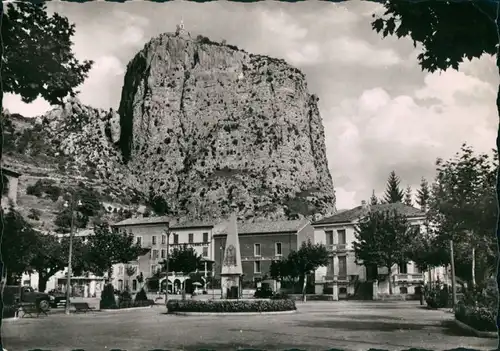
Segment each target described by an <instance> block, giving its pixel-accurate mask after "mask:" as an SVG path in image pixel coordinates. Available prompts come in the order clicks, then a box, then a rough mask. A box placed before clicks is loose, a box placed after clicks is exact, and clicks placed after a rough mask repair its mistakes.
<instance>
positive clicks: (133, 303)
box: [118, 300, 155, 308]
mask: <svg viewBox="0 0 500 351" xmlns="http://www.w3.org/2000/svg"><path fill="white" fill-rule="evenodd" d="M154 304H155V302H154V301H153V300H144V301H132V300H129V301H122V302H121V303H120V305H119V307H118V308H134V307H148V306H152V305H154Z"/></svg>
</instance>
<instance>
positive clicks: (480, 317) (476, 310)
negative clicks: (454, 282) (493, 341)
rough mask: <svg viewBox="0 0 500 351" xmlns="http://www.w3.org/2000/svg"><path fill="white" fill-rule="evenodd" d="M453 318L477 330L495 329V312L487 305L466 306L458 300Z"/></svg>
mask: <svg viewBox="0 0 500 351" xmlns="http://www.w3.org/2000/svg"><path fill="white" fill-rule="evenodd" d="M455 318H456V319H457V320H459V321H460V322H462V323H465V324H467V325H469V326H471V327H473V328H474V329H476V330H479V331H497V323H496V316H495V312H494V311H493V310H491V309H489V308H487V307H478V306H468V305H466V304H465V303H464V302H459V303H458V304H457V307H456V308H455Z"/></svg>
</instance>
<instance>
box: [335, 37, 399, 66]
mask: <svg viewBox="0 0 500 351" xmlns="http://www.w3.org/2000/svg"><path fill="white" fill-rule="evenodd" d="M327 45H328V48H329V50H328V51H329V55H328V58H329V59H330V60H331V61H333V62H341V63H345V64H353V65H364V66H369V67H379V66H392V65H396V64H399V63H400V62H401V58H400V57H399V55H398V54H397V52H396V51H394V50H391V49H382V48H378V47H376V46H375V45H373V44H370V43H368V42H366V41H364V40H361V39H357V38H352V37H348V36H343V37H340V38H336V39H333V40H332V41H331V42H330V43H329V44H327Z"/></svg>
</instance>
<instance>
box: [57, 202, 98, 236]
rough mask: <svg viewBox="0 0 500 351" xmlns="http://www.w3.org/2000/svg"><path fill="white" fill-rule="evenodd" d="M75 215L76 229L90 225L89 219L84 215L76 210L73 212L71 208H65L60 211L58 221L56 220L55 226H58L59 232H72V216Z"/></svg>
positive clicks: (74, 223)
mask: <svg viewBox="0 0 500 351" xmlns="http://www.w3.org/2000/svg"><path fill="white" fill-rule="evenodd" d="M72 215H73V225H74V228H80V229H83V228H86V227H87V224H88V223H89V217H88V216H86V215H84V214H83V213H81V212H79V211H77V210H75V211H73V212H72V211H71V209H69V208H64V209H63V210H62V211H60V212H59V213H58V214H57V216H56V219H55V220H54V224H55V225H56V226H57V231H58V232H60V233H69V231H70V230H71V216H72Z"/></svg>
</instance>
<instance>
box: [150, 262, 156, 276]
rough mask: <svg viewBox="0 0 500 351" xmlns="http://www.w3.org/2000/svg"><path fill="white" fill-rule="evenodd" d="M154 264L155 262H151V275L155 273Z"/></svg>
mask: <svg viewBox="0 0 500 351" xmlns="http://www.w3.org/2000/svg"><path fill="white" fill-rule="evenodd" d="M156 269H157V268H156V265H155V264H152V265H151V275H153V274H155V273H156Z"/></svg>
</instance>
